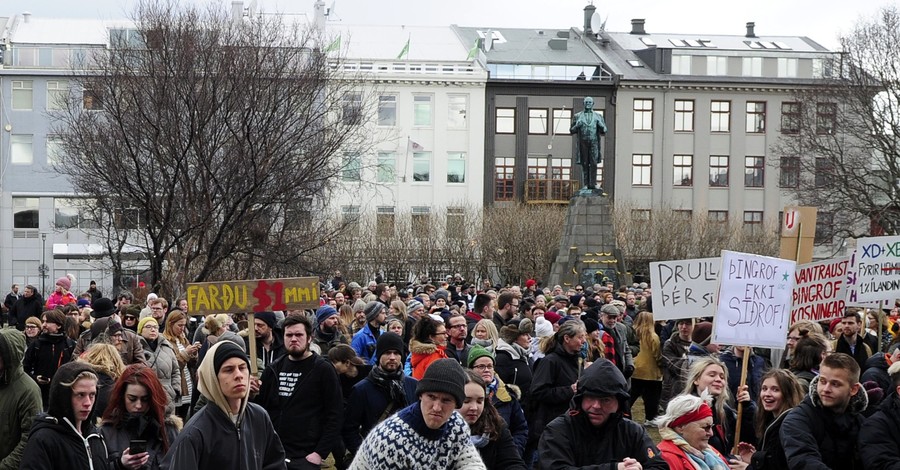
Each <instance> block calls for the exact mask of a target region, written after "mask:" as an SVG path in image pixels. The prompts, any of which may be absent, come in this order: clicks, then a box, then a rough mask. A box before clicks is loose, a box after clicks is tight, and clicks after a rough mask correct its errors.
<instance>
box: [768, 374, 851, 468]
mask: <svg viewBox="0 0 900 470" xmlns="http://www.w3.org/2000/svg"><path fill="white" fill-rule="evenodd" d="M818 382H819V377H816V378H815V379H813V381H812V383H810V384H809V390H810V391H809V395H807V396H806V398H804V399H803V401H802V402H800V404H799V405H797V407H795V408H794V409H792V410H791V411H790V413H788V415H787V417H786V418H785V419H784V423H783V424H782V425H781V433H780V434H781V444H782V446H784V454H785V457H786V458H787V462H788V467H789V468H803V469H821V470H824V469H841V470H854V469H862V468H864V467H863V466H862V464H861V463H860V461H859V454H858V449H857V438H858V437H859V432H860V428H861V427H862V423H863V418H862V416H861V415H860V413H861V412H862V411H863V410H865V409H866V406H868V403H869V397H868V395H866V392H865V390H863V389H862V387H860V390H859V391H858V392H857V393H856V395H853V396H852V397H851V398H850V405H849V406H848V407H847V410H846V411H845V412H844V413H842V414H835V413H834V412H832V411H831V410H828V409H825V408H823V407H822V402H821V400H820V399H819V394H818V392H817V384H818Z"/></svg>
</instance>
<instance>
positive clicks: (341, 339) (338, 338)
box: [257, 327, 350, 359]
mask: <svg viewBox="0 0 900 470" xmlns="http://www.w3.org/2000/svg"><path fill="white" fill-rule="evenodd" d="M312 340H313V344H316V345H317V346H319V351H321V352H320V353H319V354H321V355H322V356H324V357H328V351H329V350H331V348H333V347H335V346H337V345H338V344H350V340H348V339H347V337H346V336H344V335H343V334H342V333H341V332H340V330H338V329H337V328H335V331H334V333H333V334H332V336H331V337H328V335H326V334H324V333H323V332H322V330H320V329H319V328H318V327H316V329H315V330H313V337H312ZM276 342H278V343H281V344H279V349H278V350H280V352H279V353H277V356H276V357H275V358H276V359H277V358H278V357H281V355H282V354H284V342H283V341H279V340H278V338H276ZM257 347H258V345H257ZM273 350H276V349H275V348H273Z"/></svg>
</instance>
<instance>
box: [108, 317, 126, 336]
mask: <svg viewBox="0 0 900 470" xmlns="http://www.w3.org/2000/svg"><path fill="white" fill-rule="evenodd" d="M108 323H109V326H107V327H106V336H107V337H109V338H112V337H113V335H115V334H116V333H118V332H120V331H122V330H123V328H122V324H121V323H119V322H117V321H111V322H108Z"/></svg>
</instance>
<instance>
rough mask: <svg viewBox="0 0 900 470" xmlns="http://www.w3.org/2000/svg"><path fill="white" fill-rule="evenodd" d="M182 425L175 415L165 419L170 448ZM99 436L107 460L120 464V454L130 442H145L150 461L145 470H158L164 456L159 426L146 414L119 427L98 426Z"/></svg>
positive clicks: (106, 424) (107, 424)
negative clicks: (106, 450)
mask: <svg viewBox="0 0 900 470" xmlns="http://www.w3.org/2000/svg"><path fill="white" fill-rule="evenodd" d="M182 424H183V423H182V422H181V418H179V417H177V416H175V415H169V416H167V417H166V422H165V427H166V439H168V441H169V445H170V446H171V445H172V444H173V443H174V442H175V439H176V438H177V437H178V432H179V431H181V426H182ZM140 428H143V432H139V429H140ZM100 435H101V436H103V440H104V441H105V442H106V448H107V449H108V452H109V459H110V460H112V461H113V462H121V458H122V453H123V452H125V449H127V448H128V447H129V446H130V445H131V441H132V440H134V439H142V440H145V441H147V452H149V453H150V460H148V461H147V467H145V468H149V469H150V470H158V469H159V465H160V463H161V462H162V459H163V457H165V454H166V452H165V451H164V450H163V442H162V441H161V440H160V438H159V424H157V422H156V421H154V420H153V419H151V418H150V417H149V416H148V415H146V414H145V415H143V416H141V417H135V418H132V419H130V420H127V421H123V422H122V423H120V424H119V426H113V425H112V424H111V423H104V424H103V425H102V426H100Z"/></svg>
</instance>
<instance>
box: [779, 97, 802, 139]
mask: <svg viewBox="0 0 900 470" xmlns="http://www.w3.org/2000/svg"><path fill="white" fill-rule="evenodd" d="M781 132H782V133H784V134H797V133H799V132H800V103H795V102H785V103H781Z"/></svg>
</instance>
